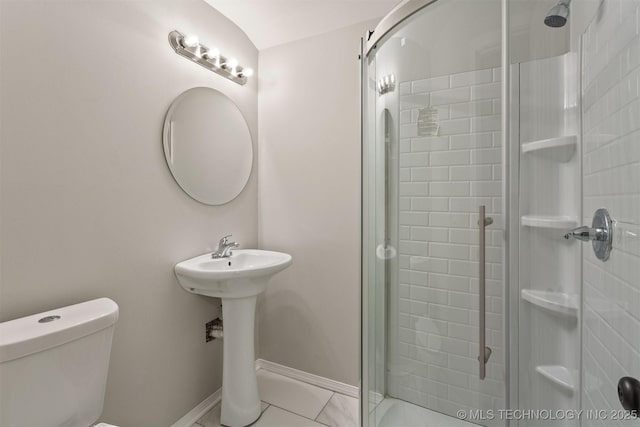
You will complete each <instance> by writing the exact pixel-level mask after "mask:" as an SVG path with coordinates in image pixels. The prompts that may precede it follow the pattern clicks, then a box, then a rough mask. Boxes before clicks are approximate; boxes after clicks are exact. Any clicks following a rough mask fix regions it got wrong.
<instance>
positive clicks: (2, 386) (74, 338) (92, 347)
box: [0, 298, 118, 427]
mask: <svg viewBox="0 0 640 427" xmlns="http://www.w3.org/2000/svg"><path fill="white" fill-rule="evenodd" d="M117 320H118V305H117V304H116V303H115V302H113V301H112V300H110V299H109V298H100V299H96V300H92V301H87V302H84V303H81V304H76V305H71V306H68V307H63V308H59V309H57V310H51V311H47V312H44V313H39V314H34V315H32V316H27V317H23V318H20V319H15V320H11V321H8V322H4V323H0V427H45V426H46V427H54V426H56V427H57V426H65V427H88V426H90V425H92V424H93V423H94V422H95V421H97V420H98V418H99V417H100V415H101V414H102V404H103V401H104V392H105V386H106V383H107V371H108V368H109V355H110V352H111V339H112V336H113V328H114V324H115V322H116V321H117Z"/></svg>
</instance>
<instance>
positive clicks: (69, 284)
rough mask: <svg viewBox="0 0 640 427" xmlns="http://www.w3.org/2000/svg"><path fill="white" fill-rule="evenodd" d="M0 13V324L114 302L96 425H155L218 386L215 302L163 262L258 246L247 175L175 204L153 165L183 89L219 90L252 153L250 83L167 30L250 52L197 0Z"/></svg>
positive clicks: (160, 168) (245, 59)
mask: <svg viewBox="0 0 640 427" xmlns="http://www.w3.org/2000/svg"><path fill="white" fill-rule="evenodd" d="M0 15H1V17H0V39H1V41H0V52H1V54H0V55H1V56H0V73H1V74H0V117H1V119H2V127H1V130H0V138H1V147H0V154H1V164H0V165H1V174H0V178H1V181H0V191H1V194H0V195H1V198H0V200H1V208H0V215H1V217H0V218H1V227H2V228H1V238H0V260H1V270H0V313H1V314H0V321H4V320H8V319H12V318H16V317H20V316H24V315H28V314H32V313H37V312H40V311H43V310H47V309H51V308H55V307H60V306H64V305H68V304H73V303H77V302H80V301H84V300H89V299H92V298H97V297H102V296H106V297H110V298H112V299H114V300H115V301H116V302H117V303H118V304H119V306H120V320H119V321H118V324H117V326H116V330H115V337H114V341H113V350H112V355H111V366H110V372H109V380H108V386H107V394H106V402H105V410H104V414H103V419H104V420H105V421H107V422H111V423H114V424H117V425H122V426H149V427H156V426H162V425H165V426H166V425H170V424H171V423H173V422H174V421H176V420H177V419H178V418H180V417H181V416H182V415H184V414H185V413H186V412H187V411H189V410H190V409H192V408H193V407H194V406H195V405H196V404H198V403H199V402H200V401H202V400H203V399H204V398H205V397H206V396H208V395H209V394H211V393H212V392H213V391H214V390H216V389H217V388H218V387H220V385H221V363H222V343H221V342H220V341H219V340H216V341H214V342H211V343H209V344H205V342H204V324H205V322H206V321H208V320H211V319H212V318H215V317H216V316H217V315H218V313H219V312H218V309H219V307H218V305H219V304H218V302H217V301H215V300H213V299H208V298H205V297H198V296H195V295H192V294H188V293H186V292H185V291H183V290H182V289H181V288H180V286H179V285H178V283H177V281H176V278H175V276H174V273H173V266H174V264H175V263H176V262H178V261H181V260H184V259H186V258H189V257H192V256H194V255H197V254H200V253H203V252H205V251H210V250H211V249H212V248H213V247H215V245H216V244H217V241H218V238H219V237H220V236H222V235H223V234H229V233H233V234H234V237H235V238H236V240H237V241H239V242H240V243H241V244H242V246H244V247H255V246H256V245H257V170H255V169H254V171H253V175H252V177H251V179H250V181H249V184H248V186H247V187H246V188H245V190H244V192H243V193H242V194H241V195H240V196H239V197H238V198H237V199H235V200H234V201H233V202H232V203H230V204H228V205H224V206H219V207H211V206H205V205H202V204H199V203H198V202H196V201H194V200H192V199H190V198H189V197H188V196H187V195H186V194H185V193H184V192H182V190H181V189H180V188H179V187H178V185H177V184H176V183H175V182H174V180H173V178H172V176H171V174H170V172H169V169H168V168H167V165H166V163H165V159H164V155H163V152H162V141H161V135H162V124H163V120H164V115H165V113H166V111H167V109H168V107H169V105H170V103H171V102H172V100H173V99H174V98H175V97H176V96H177V95H179V94H180V93H181V92H183V91H184V90H186V89H189V88H191V87H195V86H208V87H212V88H215V89H218V90H221V91H222V92H224V93H226V94H228V95H229V96H230V97H231V98H232V99H233V100H234V101H235V102H236V103H237V104H238V105H239V107H240V109H241V110H242V112H243V114H244V115H245V117H246V118H247V121H248V123H249V126H250V129H251V132H252V134H253V138H254V147H255V148H254V152H255V153H257V151H258V150H257V144H256V143H257V82H256V79H252V80H250V83H249V84H248V85H247V86H244V87H241V86H239V85H236V84H235V83H232V82H230V81H227V80H225V79H223V78H221V77H219V76H217V75H216V74H214V73H211V72H209V71H207V70H205V69H203V68H201V67H199V66H197V65H195V64H192V63H190V62H189V61H187V60H185V59H184V58H182V57H180V56H178V55H176V54H175V53H174V51H173V50H172V49H171V47H170V46H169V44H168V42H167V34H168V33H169V31H171V30H173V29H178V30H181V31H183V32H193V33H196V34H198V35H199V36H200V38H201V40H202V41H203V42H204V43H206V44H209V45H213V44H217V46H218V47H219V48H220V49H221V50H222V51H223V52H224V53H228V54H232V55H235V56H237V58H238V60H239V61H240V62H241V63H242V64H243V65H245V64H246V65H247V66H251V67H253V68H255V69H257V65H258V64H257V62H258V53H257V50H256V49H255V47H254V46H253V45H252V44H251V42H250V41H249V40H248V39H247V37H246V36H245V35H244V33H243V32H242V31H240V30H239V29H238V28H237V27H236V26H235V25H234V24H232V23H231V22H230V21H228V20H227V19H226V18H224V17H223V16H222V15H220V14H219V13H217V12H216V11H215V10H213V9H212V8H211V7H209V6H208V5H207V4H205V3H204V2H202V1H200V0H183V1H170V0H145V1H72V2H70V1H51V0H49V1H9V0H2V2H0ZM256 159H257V155H256ZM255 164H256V163H255V159H254V165H255Z"/></svg>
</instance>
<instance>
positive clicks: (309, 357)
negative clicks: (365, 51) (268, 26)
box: [257, 22, 375, 385]
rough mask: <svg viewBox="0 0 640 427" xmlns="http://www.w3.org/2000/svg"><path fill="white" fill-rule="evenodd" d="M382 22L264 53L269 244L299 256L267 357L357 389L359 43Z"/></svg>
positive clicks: (277, 292) (264, 327) (277, 283)
mask: <svg viewBox="0 0 640 427" xmlns="http://www.w3.org/2000/svg"><path fill="white" fill-rule="evenodd" d="M374 26H375V22H368V23H362V24H358V25H354V26H351V27H348V28H345V29H343V30H338V31H334V32H331V33H328V34H324V35H320V36H317V37H311V38H308V39H304V40H299V41H295V42H292V43H287V44H284V45H281V46H277V47H274V48H270V49H266V50H263V51H260V100H259V105H260V108H259V110H260V196H259V199H260V246H261V247H263V248H267V249H274V250H282V251H286V252H289V253H291V254H292V255H293V265H292V266H291V267H290V268H289V269H287V270H285V271H284V272H282V273H281V274H279V275H277V276H275V277H274V278H273V279H272V281H271V284H270V285H269V287H268V288H267V291H266V292H265V294H264V295H263V296H262V297H261V299H260V300H259V303H258V313H257V319H258V339H259V352H258V356H259V357H261V358H263V359H266V360H269V361H272V362H276V363H280V364H283V365H286V366H290V367H293V368H296V369H300V370H303V371H306V372H311V373H313V374H316V375H321V376H323V377H328V378H331V379H334V380H337V381H341V382H344V383H348V384H352V385H357V384H358V381H359V372H358V363H359V362H358V351H359V342H360V340H359V310H360V121H359V119H358V117H359V114H360V112H359V84H360V83H359V63H358V58H357V56H358V49H359V47H358V46H359V39H360V37H361V36H363V35H364V34H365V31H366V30H367V29H370V28H373V27H374Z"/></svg>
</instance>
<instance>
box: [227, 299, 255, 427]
mask: <svg viewBox="0 0 640 427" xmlns="http://www.w3.org/2000/svg"><path fill="white" fill-rule="evenodd" d="M256 298H257V296H250V297H245V298H223V299H222V318H223V322H224V339H223V349H224V350H223V357H224V360H223V364H222V413H221V415H220V422H221V424H222V425H224V426H228V427H244V426H247V425H249V424H251V423H253V422H254V421H256V420H257V419H258V418H259V417H260V409H261V404H260V397H259V396H258V383H257V381H256V368H255V350H254V336H253V333H254V322H255V316H256Z"/></svg>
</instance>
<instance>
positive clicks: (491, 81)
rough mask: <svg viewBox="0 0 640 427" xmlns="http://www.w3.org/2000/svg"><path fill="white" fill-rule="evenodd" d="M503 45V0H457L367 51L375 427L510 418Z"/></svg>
mask: <svg viewBox="0 0 640 427" xmlns="http://www.w3.org/2000/svg"><path fill="white" fill-rule="evenodd" d="M452 14H455V15H456V16H457V19H458V20H460V21H463V22H464V23H465V25H463V26H460V25H456V26H455V28H453V27H452V26H451V25H449V24H448V23H447V19H448V18H449V17H450V16H451V15H452ZM500 43H501V33H500V2H498V1H495V2H491V1H487V2H477V1H475V0H447V1H438V2H435V3H432V4H430V5H429V6H427V7H425V8H424V9H422V10H420V11H418V12H417V13H415V14H413V15H412V16H411V17H409V18H408V19H406V20H405V21H403V23H402V24H401V25H400V26H398V27H397V28H395V29H393V30H391V31H390V32H389V33H388V34H387V35H385V36H384V37H382V38H381V39H380V40H378V41H377V42H376V43H375V45H372V46H370V50H369V52H368V55H367V56H366V58H365V63H364V67H365V73H364V74H365V85H364V90H365V91H366V93H365V94H364V100H365V102H364V110H365V112H364V114H365V115H364V117H365V123H364V133H363V136H364V141H363V154H364V165H363V166H364V168H363V170H364V187H363V194H364V206H363V211H364V216H363V218H365V221H364V222H365V223H364V228H363V230H364V235H365V236H364V237H365V238H364V241H365V242H364V246H363V260H364V264H365V265H364V270H363V283H364V286H363V297H364V301H365V304H364V305H363V311H364V318H365V324H363V328H365V329H366V331H364V330H363V333H364V338H365V343H364V344H365V347H363V352H365V353H366V354H367V355H368V357H366V360H365V361H363V364H364V365H366V366H363V372H364V373H365V374H364V378H363V389H364V391H365V394H364V395H363V402H366V403H364V404H363V415H364V418H365V422H366V423H367V425H368V426H379V427H384V426H429V425H461V426H463V425H469V424H468V422H472V423H475V424H481V425H503V423H502V421H501V420H500V419H499V417H498V411H499V410H501V409H504V408H505V406H506V404H505V400H506V392H505V360H506V358H505V327H504V325H505V319H504V308H503V307H504V304H505V295H504V293H505V290H504V263H503V257H504V233H503V229H504V219H503V215H502V212H503V202H504V201H503V194H502V192H503V161H502V156H503V154H502V133H501V107H500V104H501V93H502V92H501V81H500V80H501V68H500V63H501V56H500V52H501V50H500ZM481 208H483V209H484V213H485V215H486V217H487V220H486V221H483V222H482V224H486V230H484V232H483V233H482V234H481V227H480V225H479V218H480V211H481ZM481 267H484V268H481ZM481 273H483V274H482V278H483V279H484V281H481V277H480V275H481ZM481 283H484V284H485V286H484V290H485V294H484V298H481V291H482V288H483V287H482V286H481ZM481 301H482V302H483V303H484V304H483V306H481ZM481 308H483V309H484V311H481ZM481 314H483V315H481ZM482 320H484V322H485V323H484V325H483V326H484V327H483V328H481V327H480V326H481V323H482ZM483 338H484V339H485V340H486V341H485V345H482V344H481V339H483ZM485 346H486V347H487V348H489V349H490V350H487V351H486V352H485V351H484V348H485ZM485 354H486V356H485ZM480 355H482V358H483V359H484V357H487V363H486V364H484V363H481V362H480V361H479V359H478V358H479V356H480ZM482 368H485V369H482ZM483 370H486V371H485V372H483Z"/></svg>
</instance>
